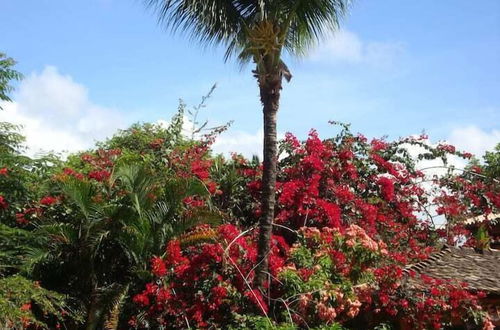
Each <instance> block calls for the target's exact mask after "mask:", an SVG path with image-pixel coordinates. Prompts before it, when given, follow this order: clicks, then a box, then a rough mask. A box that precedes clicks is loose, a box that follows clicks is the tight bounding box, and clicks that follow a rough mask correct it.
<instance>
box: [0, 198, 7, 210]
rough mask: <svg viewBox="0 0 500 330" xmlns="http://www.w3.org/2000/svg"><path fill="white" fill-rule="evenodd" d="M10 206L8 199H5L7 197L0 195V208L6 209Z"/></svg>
mask: <svg viewBox="0 0 500 330" xmlns="http://www.w3.org/2000/svg"><path fill="white" fill-rule="evenodd" d="M8 207H9V203H7V201H6V200H5V198H4V197H3V196H2V195H0V209H4V210H5V209H6V208H8Z"/></svg>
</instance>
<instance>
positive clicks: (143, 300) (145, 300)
mask: <svg viewBox="0 0 500 330" xmlns="http://www.w3.org/2000/svg"><path fill="white" fill-rule="evenodd" d="M132 300H133V302H134V303H136V304H138V305H142V306H149V297H148V296H147V295H146V294H144V293H140V294H137V295H135V297H134V299H132Z"/></svg>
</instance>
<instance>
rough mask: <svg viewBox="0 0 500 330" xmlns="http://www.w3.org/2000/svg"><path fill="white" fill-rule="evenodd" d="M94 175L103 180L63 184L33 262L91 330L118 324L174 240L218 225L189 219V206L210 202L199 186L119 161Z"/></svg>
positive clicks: (196, 216)
mask: <svg viewBox="0 0 500 330" xmlns="http://www.w3.org/2000/svg"><path fill="white" fill-rule="evenodd" d="M91 173H94V174H91V176H93V177H94V178H96V179H97V180H96V179H90V180H89V179H86V178H82V177H80V178H77V177H59V178H58V179H59V180H60V183H59V189H60V191H59V194H58V195H57V197H52V199H49V198H47V199H46V201H45V202H46V205H45V208H44V210H43V215H42V219H41V220H40V221H38V222H36V223H35V225H36V227H37V229H36V231H35V234H36V235H37V237H46V238H47V239H46V241H45V242H44V244H41V246H40V248H39V249H38V250H33V253H32V255H31V260H32V262H33V263H34V265H33V268H34V272H35V273H37V274H38V276H39V277H40V278H42V280H43V282H44V283H45V284H46V285H47V286H48V287H51V288H54V289H57V290H58V291H60V292H65V293H67V294H70V295H71V296H74V297H81V298H82V300H83V301H82V302H83V304H84V305H85V306H87V321H86V328H87V329H95V328H98V327H100V326H102V324H103V322H104V321H105V320H106V324H116V322H117V318H118V315H119V312H120V308H119V305H120V304H121V303H122V301H123V300H124V297H125V296H127V292H128V289H129V286H130V284H131V283H134V282H137V281H138V282H141V279H142V281H144V280H145V279H148V276H147V272H146V270H147V269H148V266H149V262H150V260H151V259H152V257H153V256H154V255H162V254H163V248H164V246H165V245H166V244H167V242H168V241H169V239H171V238H172V237H174V236H177V235H179V234H180V233H182V232H183V231H185V230H186V229H188V228H190V227H192V226H194V225H196V224H199V223H201V222H208V223H216V222H217V220H218V217H217V215H216V214H215V213H214V212H211V211H210V210H208V209H203V210H202V209H199V210H197V212H192V213H190V214H189V216H186V215H185V214H183V213H182V205H183V204H182V200H183V199H184V198H186V197H188V196H193V195H196V196H200V198H201V197H203V196H206V195H208V191H207V189H206V188H205V186H204V185H203V184H202V183H201V182H200V181H199V180H197V179H189V178H185V179H184V178H172V179H169V180H167V181H163V182H161V180H160V179H159V178H161V177H160V176H155V175H153V173H152V172H151V169H149V168H148V167H147V165H145V164H141V163H129V162H120V161H117V163H116V164H114V165H113V166H112V168H111V170H110V175H109V176H108V177H103V176H104V174H102V173H101V174H100V175H101V176H98V175H97V174H95V173H96V172H95V171H94V172H91ZM160 186H162V187H164V190H161V189H159V188H158V187H160ZM81 269H85V270H86V271H85V272H82V271H81ZM145 275H146V276H145Z"/></svg>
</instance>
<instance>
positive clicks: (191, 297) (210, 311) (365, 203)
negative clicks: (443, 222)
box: [130, 126, 498, 329]
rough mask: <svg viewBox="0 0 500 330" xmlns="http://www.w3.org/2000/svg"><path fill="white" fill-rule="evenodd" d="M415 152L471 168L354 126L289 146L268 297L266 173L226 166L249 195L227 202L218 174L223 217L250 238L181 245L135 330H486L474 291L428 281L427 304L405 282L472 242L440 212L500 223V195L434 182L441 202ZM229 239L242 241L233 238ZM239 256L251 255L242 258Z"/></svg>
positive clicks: (142, 300)
mask: <svg viewBox="0 0 500 330" xmlns="http://www.w3.org/2000/svg"><path fill="white" fill-rule="evenodd" d="M409 145H416V146H419V147H421V148H424V151H425V152H424V153H423V154H422V155H421V156H420V158H421V159H437V158H440V159H441V158H442V159H446V156H447V155H453V156H459V157H465V158H467V157H470V156H469V155H468V154H465V153H461V152H459V151H456V150H455V149H454V148H452V147H451V146H448V145H446V146H445V145H440V146H438V147H437V148H433V147H431V146H429V145H428V143H426V142H425V139H424V137H420V138H408V139H404V140H400V141H397V142H392V143H389V142H386V141H384V140H379V139H374V140H372V141H370V142H368V141H367V139H366V138H365V137H363V136H361V135H357V136H355V135H353V134H351V133H350V131H349V130H348V127H347V126H344V127H343V130H342V131H341V133H340V134H339V135H338V136H337V137H335V138H332V139H327V140H321V139H320V138H319V136H318V134H317V133H316V132H315V131H311V133H310V135H309V137H308V139H307V140H306V141H304V142H301V141H299V140H297V139H296V138H295V137H294V136H292V135H291V134H288V135H287V136H286V138H285V141H283V143H282V145H281V150H282V152H283V155H284V156H283V157H282V158H281V160H280V162H279V172H278V177H277V202H278V203H277V206H276V218H275V221H274V236H273V237H274V238H273V242H274V243H273V248H272V249H271V253H270V255H269V260H270V264H271V267H270V270H269V272H268V274H267V280H266V282H265V285H264V288H263V290H262V291H257V290H255V289H254V288H253V286H252V285H251V283H252V279H253V276H254V275H255V274H254V271H255V262H256V260H255V255H254V252H255V247H254V242H255V241H254V236H255V231H256V229H255V226H254V224H255V222H256V220H257V219H258V217H259V216H260V214H261V210H260V194H261V186H262V184H261V173H262V172H261V166H259V165H258V164H255V163H252V162H248V161H246V160H244V159H243V158H241V157H237V156H235V157H233V160H232V161H229V162H225V163H224V162H222V164H224V165H226V166H227V168H228V171H230V173H233V174H234V173H238V174H239V175H240V176H244V179H243V180H241V179H239V180H238V183H239V184H240V185H243V186H246V188H247V190H245V189H243V190H236V189H231V190H230V191H224V187H228V186H229V187H231V185H228V183H227V180H228V179H227V177H224V176H223V175H221V173H220V172H221V170H220V168H217V169H216V170H215V174H216V176H217V177H218V178H221V179H222V180H221V182H218V184H219V187H221V188H222V189H221V190H222V191H221V195H218V196H216V197H215V199H214V201H215V203H216V205H219V206H220V207H221V208H222V209H223V210H224V206H227V205H230V206H231V208H232V209H231V210H228V213H231V214H233V215H235V216H236V218H235V219H234V220H235V224H237V225H240V226H241V225H243V228H241V229H237V228H236V227H233V226H230V227H228V226H227V225H226V226H222V227H220V228H218V229H210V228H200V229H199V230H198V231H193V232H192V233H191V234H189V235H193V237H196V239H192V238H189V237H191V236H189V235H188V236H186V237H185V238H179V239H178V240H176V241H173V242H172V243H171V245H169V246H168V248H167V249H166V251H165V257H164V258H163V259H154V260H153V262H152V266H153V272H154V273H155V275H156V277H157V278H158V281H156V282H153V283H151V284H149V285H148V286H147V288H146V290H144V291H143V292H142V293H140V294H138V295H137V296H135V298H134V301H135V302H136V303H137V305H138V306H139V307H141V308H142V310H143V312H142V314H140V317H137V318H134V319H132V320H131V321H130V324H131V325H132V326H136V327H143V326H145V323H143V320H148V322H150V323H149V324H150V326H151V324H157V325H161V324H176V325H177V326H178V327H184V326H188V325H190V326H193V325H194V326H196V327H200V328H205V327H220V326H229V325H231V324H238V322H247V323H245V324H250V327H252V326H253V327H256V325H255V324H268V325H272V324H274V325H276V324H288V325H289V326H291V327H315V326H316V327H321V326H327V325H328V326H334V325H335V324H344V325H346V326H348V327H359V325H360V324H365V325H366V324H370V323H371V324H372V325H373V326H375V325H376V324H382V323H384V322H386V323H387V322H389V323H394V324H398V323H399V322H408V324H412V325H414V326H416V327H419V328H422V329H427V328H430V327H438V326H439V327H442V326H443V325H444V324H448V323H450V322H455V321H456V319H457V317H458V319H460V318H461V319H462V320H464V321H466V322H475V323H477V324H481V323H482V322H483V321H482V318H483V317H484V314H482V313H483V312H482V311H481V309H480V307H479V306H478V293H474V292H470V291H468V290H467V287H465V286H464V285H463V284H462V283H453V282H443V281H441V280H439V279H425V278H424V279H423V281H424V282H425V283H426V287H425V288H424V289H423V291H420V292H419V293H418V294H417V293H416V292H415V291H411V290H410V291H409V290H407V289H405V288H404V287H402V286H401V283H402V281H401V280H402V278H403V276H405V275H404V272H403V269H404V267H405V266H406V265H407V264H409V263H412V262H417V261H420V260H425V259H426V258H427V257H428V256H429V254H430V253H431V252H433V251H436V250H437V249H438V248H439V246H440V245H441V244H442V243H444V242H445V241H447V240H448V241H452V242H454V241H456V238H457V235H458V234H460V235H465V236H464V237H465V238H466V239H468V238H470V234H469V233H467V232H466V231H464V230H459V228H463V226H461V224H460V223H459V222H457V221H455V222H454V224H453V226H454V227H453V228H455V229H454V230H453V231H447V232H446V233H445V236H443V231H442V230H438V228H436V227H435V225H434V224H433V222H432V221H431V220H432V218H433V217H432V216H429V214H428V213H429V209H430V207H431V206H432V205H431V204H432V203H435V204H437V206H435V208H436V209H437V212H438V213H443V214H446V215H447V217H448V219H451V218H450V216H453V215H458V214H461V215H462V214H472V213H478V212H493V211H495V210H497V209H498V205H496V204H495V201H496V198H497V197H498V185H497V184H496V182H490V183H488V184H487V183H480V182H481V177H479V176H478V177H475V179H474V180H469V181H468V183H467V185H466V189H458V187H455V188H454V189H452V188H453V187H452V186H451V182H455V183H456V182H457V180H458V181H461V180H465V179H464V178H463V177H461V176H457V175H456V174H453V173H452V172H450V174H449V175H447V176H446V177H444V178H442V179H436V180H434V181H433V184H434V185H435V186H434V188H435V189H434V190H433V192H434V191H436V190H438V191H441V193H442V195H439V194H438V195H433V193H431V192H430V191H429V190H428V189H426V187H425V186H424V185H422V183H423V182H426V181H427V180H426V178H425V175H424V173H422V172H421V171H419V170H417V168H416V163H415V159H414V158H412V157H410V155H409V153H408V146H409ZM203 176H204V177H208V176H209V174H208V173H203ZM463 186H464V185H462V186H460V187H461V188H463ZM445 194H446V195H445ZM444 196H446V197H444ZM449 196H452V197H449ZM485 196H486V197H485ZM233 197H234V198H235V199H236V200H232V198H233ZM478 198H479V199H480V200H481V203H478V201H477V199H478ZM228 200H229V201H231V200H232V202H228ZM459 201H463V203H459ZM474 201H476V202H474ZM241 203H245V205H241ZM249 205H251V207H252V210H251V211H250V212H248V211H249V210H248V206H249ZM234 209H237V210H239V211H235V210H234ZM443 210H447V213H446V212H444V211H443ZM450 212H451V213H450ZM245 216H246V217H247V219H242V218H243V217H245ZM252 219H253V220H252ZM228 229H231V232H232V235H229V236H227V231H228ZM198 239H199V240H198ZM184 240H187V242H186V241H184ZM183 242H184V243H183ZM235 247H238V251H239V252H238V254H234V255H233V254H232V251H233V250H232V249H233V248H235ZM288 247H291V248H288ZM410 275H411V274H410ZM479 295H480V293H479ZM361 310H363V311H364V313H360V311H361ZM252 315H254V316H252ZM259 315H260V316H259ZM367 315H370V319H366V316H367ZM141 320H142V321H141ZM252 322H253V323H252ZM261 322H264V323H261ZM251 324H253V325H251ZM399 324H400V325H401V323H399Z"/></svg>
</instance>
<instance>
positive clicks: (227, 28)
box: [145, 0, 350, 286]
mask: <svg viewBox="0 0 500 330" xmlns="http://www.w3.org/2000/svg"><path fill="white" fill-rule="evenodd" d="M145 1H146V3H147V4H148V5H150V6H152V7H154V8H155V9H156V12H157V14H158V16H159V21H160V23H162V24H165V25H166V26H168V27H171V28H172V29H173V30H176V29H179V28H180V29H182V30H188V31H190V32H191V35H192V36H193V37H194V38H196V39H199V40H200V41H201V42H202V43H206V44H222V45H224V46H225V47H226V55H225V58H226V59H228V58H230V57H232V56H236V57H237V59H238V60H239V61H240V62H241V63H248V62H250V61H253V62H254V64H255V70H253V73H254V76H255V78H256V79H257V82H258V85H259V90H260V100H261V102H262V105H263V114H264V150H263V156H264V159H263V165H264V170H263V173H262V187H263V189H262V205H261V207H262V217H261V219H260V235H259V262H258V272H257V273H258V275H257V277H256V278H255V283H256V284H257V286H261V284H262V282H263V281H264V279H265V272H266V270H267V268H268V260H267V255H268V254H269V248H270V237H271V232H272V222H273V220H274V207H275V191H276V162H277V156H278V150H277V129H276V121H277V112H278V108H279V100H280V93H281V89H282V81H283V78H285V79H286V80H287V81H289V80H290V79H291V77H292V75H291V73H290V71H289V69H288V67H287V66H286V64H285V63H284V61H283V55H284V53H288V54H291V55H302V54H304V53H305V52H306V50H307V49H308V48H309V47H310V46H311V45H313V44H314V43H315V42H316V41H318V39H320V38H321V37H322V36H323V35H324V34H325V33H326V32H329V31H331V30H334V29H336V28H338V26H339V21H340V19H341V18H342V17H343V16H344V15H345V13H346V11H347V9H348V5H349V3H350V1H349V0H315V1H311V0H293V1H292V0H246V1H235V0H145Z"/></svg>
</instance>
